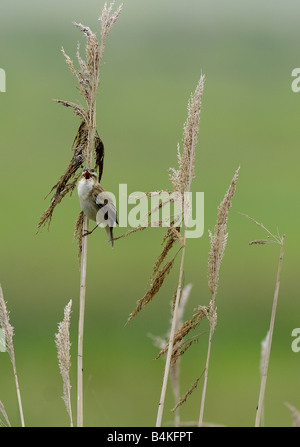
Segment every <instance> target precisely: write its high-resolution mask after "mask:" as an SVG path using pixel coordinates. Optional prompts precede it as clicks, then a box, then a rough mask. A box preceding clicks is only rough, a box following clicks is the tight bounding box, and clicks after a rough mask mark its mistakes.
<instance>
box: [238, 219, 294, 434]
mask: <svg viewBox="0 0 300 447" xmlns="http://www.w3.org/2000/svg"><path fill="white" fill-rule="evenodd" d="M240 214H242V215H243V216H245V217H246V218H247V219H249V220H250V221H251V222H253V223H255V225H258V226H259V227H260V228H262V229H263V230H264V231H265V232H267V233H268V239H267V241H268V242H272V243H276V244H278V245H280V255H279V262H278V268H277V276H276V283H275V291H274V297H273V304H272V311H271V319H270V327H269V331H268V336H267V338H266V340H265V343H264V359H263V362H262V364H261V381H260V390H259V397H258V405H257V409H256V418H255V427H259V426H260V425H261V420H262V416H263V408H264V396H265V390H266V383H267V375H268V366H269V360H270V353H271V346H272V338H273V331H274V324H275V316H276V309H277V303H278V296H279V286H280V275H281V269H282V262H283V254H284V244H285V234H283V235H282V236H280V235H279V234H277V235H276V234H273V233H271V231H270V230H269V229H268V228H266V227H265V226H264V224H263V223H260V222H258V221H257V220H255V219H253V217H250V216H248V215H247V214H243V213H240ZM252 242H253V241H252ZM250 245H253V244H251V243H250ZM259 245H261V244H259Z"/></svg>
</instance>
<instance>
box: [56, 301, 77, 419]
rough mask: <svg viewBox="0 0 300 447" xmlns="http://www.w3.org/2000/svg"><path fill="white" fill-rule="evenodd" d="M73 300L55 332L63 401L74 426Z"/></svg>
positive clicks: (67, 306)
mask: <svg viewBox="0 0 300 447" xmlns="http://www.w3.org/2000/svg"><path fill="white" fill-rule="evenodd" d="M71 308H72V300H70V301H69V303H68V304H67V305H66V307H65V309H64V319H63V321H62V322H61V323H59V324H58V332H57V334H55V344H56V347H57V358H58V365H59V370H60V374H61V377H62V380H63V401H64V403H65V405H66V409H67V413H68V415H69V418H70V426H71V427H73V418H72V407H71V382H70V367H71V356H70V348H71V343H70V332H69V328H70V315H71Z"/></svg>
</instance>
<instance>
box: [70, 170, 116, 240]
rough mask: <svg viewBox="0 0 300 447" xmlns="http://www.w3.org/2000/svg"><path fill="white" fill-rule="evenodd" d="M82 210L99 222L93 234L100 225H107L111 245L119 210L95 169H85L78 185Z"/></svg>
mask: <svg viewBox="0 0 300 447" xmlns="http://www.w3.org/2000/svg"><path fill="white" fill-rule="evenodd" d="M77 191H78V197H79V202H80V206H81V210H82V211H83V212H84V214H85V215H86V217H87V218H88V219H90V220H93V221H95V222H97V225H96V226H95V228H93V230H92V231H87V232H86V233H85V234H84V236H87V235H88V234H91V233H92V232H93V231H94V230H95V229H96V228H97V227H98V226H99V225H102V226H104V227H105V230H106V233H107V236H108V240H109V242H110V244H111V246H112V247H113V246H114V241H113V226H114V225H115V223H118V218H117V211H116V207H115V204H114V201H113V200H112V197H111V195H110V194H109V193H108V192H107V191H105V189H104V188H103V187H102V186H101V185H100V183H99V182H98V178H97V172H96V171H95V169H84V170H83V172H82V176H81V179H80V181H79V182H78V186H77Z"/></svg>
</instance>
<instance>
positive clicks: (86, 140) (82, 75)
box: [38, 2, 122, 427]
mask: <svg viewBox="0 0 300 447" xmlns="http://www.w3.org/2000/svg"><path fill="white" fill-rule="evenodd" d="M113 6H114V2H112V3H110V5H109V6H107V3H105V4H104V7H103V9H102V15H101V17H100V18H99V20H100V22H101V43H100V45H99V43H98V40H97V36H96V34H95V33H93V32H92V30H91V29H90V28H89V27H87V26H85V25H82V24H81V23H76V22H74V25H75V26H76V27H77V28H78V29H79V30H80V31H81V32H82V33H83V34H84V36H85V39H86V46H85V59H84V58H83V57H82V56H81V54H80V47H79V45H78V46H77V52H76V57H77V62H78V65H79V68H78V69H76V68H75V64H74V62H73V61H72V59H71V58H70V57H69V56H68V55H67V53H66V52H65V50H64V48H62V53H63V55H64V58H65V61H66V63H67V65H68V67H69V69H70V71H71V73H72V74H73V76H75V78H76V79H77V81H78V84H79V92H80V94H81V95H82V97H83V98H84V100H85V104H86V107H83V106H81V105H79V104H75V103H74V102H71V101H66V100H60V99H58V100H55V101H56V102H57V103H59V104H61V105H63V106H65V107H68V108H71V109H73V111H74V113H75V115H76V116H78V117H79V118H80V125H79V128H78V131H77V134H76V136H75V139H74V143H73V147H72V149H73V156H72V158H71V161H70V163H69V165H68V167H67V169H66V170H65V172H64V173H63V174H62V175H61V177H60V179H59V180H58V182H57V183H56V184H55V185H54V186H53V187H52V189H51V191H50V194H51V193H53V195H52V198H51V202H50V206H49V207H48V208H47V209H46V211H45V212H44V213H43V215H42V216H41V218H40V221H39V223H38V229H40V228H41V227H43V226H45V225H46V223H48V226H49V225H50V222H51V219H52V215H53V212H54V209H55V207H56V206H57V205H58V204H59V203H60V202H61V201H62V199H63V198H64V197H65V196H66V195H67V194H68V193H72V192H73V191H74V189H75V186H76V184H77V181H78V179H79V176H80V174H78V173H77V171H78V169H79V168H81V167H83V165H85V167H86V168H91V167H92V164H93V159H94V169H98V172H99V174H98V178H99V182H100V180H101V177H102V173H103V164H104V145H103V142H102V140H101V138H100V137H99V135H98V132H97V129H96V98H97V92H98V88H99V84H100V66H101V62H102V59H103V55H104V49H105V44H106V40H107V36H108V34H109V31H110V29H111V27H112V25H113V24H114V23H115V22H116V20H117V19H118V18H119V16H120V14H121V11H122V5H120V6H119V8H118V9H117V10H116V11H115V12H113V11H112V10H113ZM88 225H89V221H88V218H87V217H86V216H85V215H83V213H82V212H80V213H79V216H78V218H77V221H76V225H75V238H76V239H77V241H78V251H79V258H80V260H81V265H80V298H79V323H78V355H77V426H80V427H81V426H82V425H83V375H82V372H83V360H82V358H83V357H82V355H83V332H84V309H85V293H86V271H87V237H83V236H84V235H87V234H88Z"/></svg>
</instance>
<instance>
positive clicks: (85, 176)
mask: <svg viewBox="0 0 300 447" xmlns="http://www.w3.org/2000/svg"><path fill="white" fill-rule="evenodd" d="M84 178H85V179H86V180H89V179H90V178H91V174H90V173H89V171H86V173H85V174H84Z"/></svg>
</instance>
